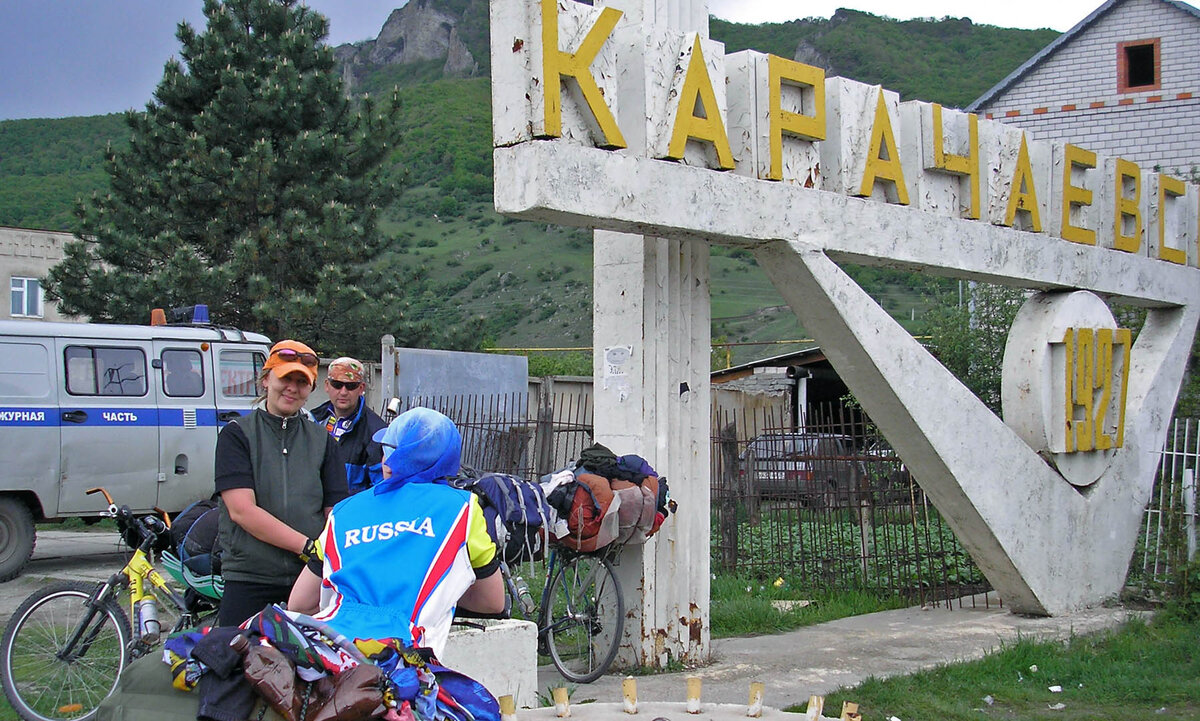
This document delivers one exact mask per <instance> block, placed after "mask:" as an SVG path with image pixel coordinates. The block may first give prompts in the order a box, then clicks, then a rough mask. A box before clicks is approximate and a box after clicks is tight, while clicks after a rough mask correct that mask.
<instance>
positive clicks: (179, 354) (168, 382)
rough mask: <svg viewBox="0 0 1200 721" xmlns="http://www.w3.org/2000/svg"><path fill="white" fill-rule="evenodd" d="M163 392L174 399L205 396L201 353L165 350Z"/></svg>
mask: <svg viewBox="0 0 1200 721" xmlns="http://www.w3.org/2000/svg"><path fill="white" fill-rule="evenodd" d="M162 362H163V392H164V393H166V394H167V395H169V396H172V397H181V396H182V397H184V398H196V397H198V396H202V395H204V359H203V358H202V357H201V356H200V352H199V351H194V350H164V351H163V352H162Z"/></svg>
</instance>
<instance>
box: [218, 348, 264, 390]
mask: <svg viewBox="0 0 1200 721" xmlns="http://www.w3.org/2000/svg"><path fill="white" fill-rule="evenodd" d="M266 361H267V358H266V356H264V355H263V354H262V353H255V352H253V351H245V350H223V351H221V356H220V358H219V360H218V371H219V373H218V374H217V377H218V378H220V379H221V395H223V396H225V397H226V398H255V397H257V396H258V375H259V373H260V372H262V367H263V363H265V362H266Z"/></svg>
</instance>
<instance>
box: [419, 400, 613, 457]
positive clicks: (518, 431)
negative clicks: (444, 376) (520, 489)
mask: <svg viewBox="0 0 1200 721" xmlns="http://www.w3.org/2000/svg"><path fill="white" fill-rule="evenodd" d="M418 406H420V407H424V408H432V409H433V410H436V411H438V412H440V413H443V414H445V415H446V416H447V417H449V418H450V419H451V420H452V421H454V423H455V424H456V425H457V426H458V428H459V430H460V431H461V432H462V437H463V463H464V464H465V465H467V466H470V467H471V468H475V469H477V470H486V471H493V472H499V473H509V474H512V475H515V476H521V477H524V478H539V477H541V476H542V475H545V474H546V473H550V472H552V471H554V470H556V469H558V468H561V467H563V466H564V465H565V464H566V463H567V462H569V461H570V460H572V459H575V458H578V457H579V454H580V452H581V451H582V450H583V449H584V448H586V447H587V446H588V445H589V444H590V443H591V442H592V437H593V431H592V407H591V397H590V395H588V394H582V393H553V392H548V393H539V394H537V395H533V394H530V395H528V396H527V395H526V394H522V393H516V394H496V395H451V396H410V397H406V398H401V399H400V408H399V410H400V411H401V412H403V411H406V410H408V409H409V408H416V407H418Z"/></svg>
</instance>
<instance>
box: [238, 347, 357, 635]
mask: <svg viewBox="0 0 1200 721" xmlns="http://www.w3.org/2000/svg"><path fill="white" fill-rule="evenodd" d="M317 362H318V360H317V354H316V353H314V352H313V349H312V348H309V347H308V346H307V345H305V344H303V343H301V342H299V341H294V340H282V341H279V342H278V343H276V344H275V345H274V346H272V347H271V352H270V354H269V355H268V356H267V362H266V363H265V364H263V369H262V374H261V375H260V376H259V384H260V385H261V387H262V389H263V395H261V396H260V397H259V403H258V404H257V406H256V407H255V409H254V410H253V411H252V412H251V413H250V414H249V415H246V416H242V417H241V418H238V419H235V420H234V421H232V422H230V423H229V424H228V425H226V426H225V427H224V428H222V429H221V433H220V435H218V436H217V451H216V474H215V477H216V490H217V493H219V494H220V497H221V501H220V509H221V521H220V547H221V554H222V555H221V575H222V576H223V577H224V579H225V592H224V595H223V597H222V598H221V609H220V612H219V614H218V616H217V618H218V622H219V623H220V625H222V626H226V625H237V624H240V623H241V622H242V621H245V620H246V619H247V618H249V617H250V616H252V615H254V614H255V613H258V612H259V611H261V610H262V609H263V607H264V606H266V605H267V604H269V603H282V602H283V601H286V600H287V597H288V593H289V591H290V590H291V587H292V583H293V582H294V581H295V580H296V576H298V575H299V573H300V570H301V569H302V568H303V567H304V564H305V562H307V561H308V556H309V555H310V554H311V553H312V552H313V548H314V545H313V543H314V542H313V540H312V539H313V538H315V537H316V536H317V534H319V533H320V532H321V529H322V528H323V527H324V525H325V517H326V516H327V515H328V514H329V509H330V508H332V507H333V505H334V504H335V503H337V502H338V501H340V500H341V499H342V498H344V497H345V496H346V494H347V491H346V469H345V467H344V466H343V465H342V463H341V461H340V460H339V458H338V452H337V445H336V443H335V442H334V440H333V438H332V437H331V436H330V435H329V434H328V433H326V432H325V429H324V428H323V427H321V426H318V425H317V424H316V423H313V422H312V421H311V418H310V417H308V416H307V414H306V413H305V411H304V410H303V409H304V403H305V402H306V401H307V400H308V395H309V393H311V392H312V389H313V385H314V384H315V383H316V381H317Z"/></svg>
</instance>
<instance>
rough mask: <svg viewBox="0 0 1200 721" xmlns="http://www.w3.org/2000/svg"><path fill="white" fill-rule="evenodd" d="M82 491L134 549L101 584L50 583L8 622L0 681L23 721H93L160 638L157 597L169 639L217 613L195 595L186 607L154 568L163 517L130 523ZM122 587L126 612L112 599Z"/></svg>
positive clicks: (128, 516)
mask: <svg viewBox="0 0 1200 721" xmlns="http://www.w3.org/2000/svg"><path fill="white" fill-rule="evenodd" d="M87 493H89V494H92V493H103V494H104V498H105V500H106V501H108V511H107V512H106V513H105V514H103V515H106V516H109V517H112V518H115V519H116V520H117V528H118V530H119V531H120V532H121V534H122V536H123V537H124V538H125V539H126V542H127V543H129V545H130V546H134V541H136V546H135V547H134V552H133V555H132V556H131V557H130V559H129V561H128V562H127V563H126V564H125V567H124V568H122V569H121V570H120V571H118V572H116V573H114V574H113V575H112V576H111V577H109V579H108V580H107V581H101V582H99V583H95V584H91V583H82V582H79V581H63V582H59V583H54V584H51V585H49V586H46V587H45V588H42V589H40V590H38V591H35V592H34V593H32V594H30V596H29V597H28V598H26V599H25V600H24V601H23V602H22V603H21V605H20V606H19V607H18V608H17V610H16V611H15V612H14V613H13V615H12V617H11V618H10V619H9V622H8V627H7V628H6V629H5V631H4V636H3V639H2V640H0V683H2V685H3V688H4V695H5V696H6V697H7V698H8V701H9V703H10V704H12V707H13V709H14V710H16V712H17V714H18V715H20V716H21V718H23V719H25V720H26V721H58V720H59V719H79V720H85V721H86V719H90V718H92V717H93V716H94V715H95V713H96V710H97V708H99V706H100V703H101V702H102V701H104V699H106V698H108V696H109V695H110V694H111V693H112V692H113V690H114V689H115V688H116V685H117V678H118V677H119V676H120V675H121V672H122V671H123V670H124V669H125V666H126V665H127V664H128V663H129V662H130V661H131V660H133V659H136V658H139V657H141V656H144V655H145V654H147V653H149V652H150V651H151V650H153V649H154V647H155V646H156V645H157V644H158V643H159V641H160V640H161V639H162V625H161V623H160V622H159V619H158V598H159V597H162V598H164V599H165V600H166V601H168V602H169V605H170V607H171V608H172V610H173V611H174V612H176V613H177V614H178V619H177V620H176V622H175V624H174V626H173V627H172V629H171V630H170V631H169V633H175V632H178V631H181V630H184V629H186V628H192V627H194V626H197V625H199V624H200V623H201V622H202V621H203V620H204V619H206V618H208V617H209V616H211V615H212V614H213V613H215V611H216V604H215V601H214V600H213V599H210V598H205V597H203V596H201V595H197V596H196V599H195V600H193V601H192V602H191V603H190V604H189V603H188V601H187V600H185V598H184V597H183V596H181V595H179V594H178V593H176V592H175V591H174V590H173V589H172V588H171V587H170V586H169V585H167V582H166V581H165V580H164V579H163V577H162V575H161V574H159V572H158V571H157V570H156V569H155V568H154V564H153V563H152V562H151V555H150V554H151V552H152V550H153V549H154V548H155V547H156V544H158V543H159V539H160V538H162V537H164V536H165V535H166V534H167V532H168V530H169V529H170V523H169V521H168V520H167V519H166V516H165V514H163V517H161V518H160V517H158V516H154V515H147V516H142V517H137V516H135V515H134V514H133V512H132V511H130V510H129V507H128V506H120V507H118V506H117V505H116V503H115V502H114V501H113V499H112V496H110V495H109V494H108V492H107V491H106V490H104V489H103V488H92V489H89V490H88V491H87ZM126 588H128V589H129V614H126V613H125V611H124V610H123V609H122V608H121V605H120V601H119V600H118V598H117V597H118V594H119V593H120V592H121V591H122V590H123V589H126ZM156 593H157V594H158V595H157V596H156ZM130 617H132V618H133V619H134V620H135V621H136V624H137V625H136V626H134V627H131V626H130V623H129V619H130Z"/></svg>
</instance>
